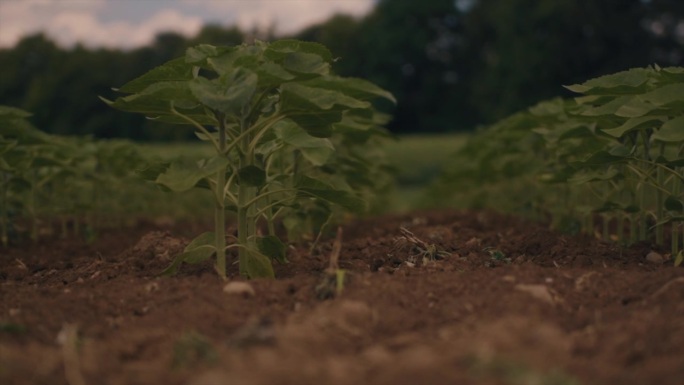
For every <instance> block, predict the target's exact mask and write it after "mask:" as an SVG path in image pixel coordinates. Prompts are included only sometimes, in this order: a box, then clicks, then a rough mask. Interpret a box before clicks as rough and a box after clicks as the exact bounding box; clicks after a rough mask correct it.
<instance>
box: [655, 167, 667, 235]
mask: <svg viewBox="0 0 684 385" xmlns="http://www.w3.org/2000/svg"><path fill="white" fill-rule="evenodd" d="M656 174H657V175H656V178H657V183H658V186H661V187H664V185H665V172H664V170H663V169H662V168H661V167H658V169H657V170H656ZM655 209H656V212H655V215H656V218H655V222H656V223H658V222H660V221H661V220H663V217H664V216H665V194H664V193H663V191H662V190H660V189H658V190H656V208H655ZM655 231H656V245H662V244H663V243H664V242H665V226H664V225H659V226H657V227H656V229H655Z"/></svg>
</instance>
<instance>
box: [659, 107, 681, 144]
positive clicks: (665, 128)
mask: <svg viewBox="0 0 684 385" xmlns="http://www.w3.org/2000/svg"><path fill="white" fill-rule="evenodd" d="M682 96H683V97H684V95H682ZM652 138H653V139H655V140H660V141H662V142H679V143H681V142H684V116H678V117H676V118H674V119H670V120H668V121H667V122H665V124H663V125H662V127H660V130H657V131H656V132H654V133H653V136H652Z"/></svg>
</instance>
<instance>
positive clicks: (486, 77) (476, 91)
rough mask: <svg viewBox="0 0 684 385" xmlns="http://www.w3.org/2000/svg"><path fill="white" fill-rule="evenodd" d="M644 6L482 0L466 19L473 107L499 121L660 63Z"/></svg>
mask: <svg viewBox="0 0 684 385" xmlns="http://www.w3.org/2000/svg"><path fill="white" fill-rule="evenodd" d="M644 6H645V3H644V1H642V0H602V1H595V0H555V1H552V2H551V1H549V2H546V1H536V0H477V1H474V2H473V3H472V7H471V8H470V10H469V11H468V13H467V15H466V17H465V25H464V33H465V35H466V36H467V45H466V48H465V49H466V53H467V57H469V58H471V60H470V62H469V67H470V70H469V79H470V81H471V82H472V84H473V86H472V87H471V90H472V92H471V95H470V98H471V103H472V108H473V109H474V110H475V111H476V112H477V114H478V116H479V120H480V121H483V122H492V121H495V120H498V119H500V118H502V117H504V116H506V115H508V114H510V113H512V112H514V111H516V110H519V109H522V108H525V107H527V106H529V105H532V104H534V103H535V102H537V101H539V100H542V99H546V98H549V97H552V96H555V95H559V94H563V93H564V89H563V88H562V87H561V85H563V84H572V83H575V82H580V81H584V80H586V79H588V78H592V77H595V76H599V75H604V74H608V73H613V72H617V71H620V70H625V69H627V68H630V67H643V66H646V65H648V64H652V62H651V60H652V59H653V57H652V56H651V55H650V54H649V53H650V47H651V41H650V38H649V34H648V33H647V31H646V30H645V28H643V27H642V23H643V17H644Z"/></svg>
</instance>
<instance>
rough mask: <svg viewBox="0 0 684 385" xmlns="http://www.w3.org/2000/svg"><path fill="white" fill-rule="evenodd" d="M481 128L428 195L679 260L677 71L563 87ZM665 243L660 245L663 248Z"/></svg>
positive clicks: (681, 91) (683, 97) (682, 138)
mask: <svg viewBox="0 0 684 385" xmlns="http://www.w3.org/2000/svg"><path fill="white" fill-rule="evenodd" d="M566 88H568V89H569V90H571V91H572V92H575V93H578V94H580V95H579V96H578V97H576V98H574V99H561V98H556V99H553V100H549V101H545V102H541V103H539V104H537V105H535V106H533V107H531V108H529V109H527V110H525V111H521V112H518V113H516V114H514V115H512V116H510V117H508V118H506V119H504V120H502V121H499V122H497V123H496V124H494V125H492V126H489V127H486V128H483V129H481V130H480V131H479V132H478V133H477V134H476V135H474V136H473V137H472V138H471V139H470V141H469V143H467V144H466V145H465V146H464V147H463V148H462V149H461V150H460V151H459V152H458V153H457V154H456V156H455V158H454V159H453V161H452V162H451V163H450V164H449V165H448V166H447V167H445V171H444V173H443V175H442V176H441V178H440V180H439V181H438V183H436V185H435V186H434V188H433V189H432V193H433V194H436V195H437V196H439V197H440V198H442V199H451V200H452V202H455V201H459V203H460V204H463V205H470V206H493V207H496V208H499V209H507V210H516V211H517V212H524V213H527V214H529V215H532V216H536V217H549V216H550V218H551V220H552V223H553V224H554V225H555V226H556V227H557V228H560V229H562V230H565V231H570V232H580V231H582V232H585V233H589V234H592V235H598V236H600V237H603V238H604V239H606V240H609V239H612V240H615V241H617V242H620V243H622V244H631V243H634V242H637V241H651V242H654V243H655V244H656V245H658V246H660V247H663V248H669V249H670V250H671V252H672V255H673V256H675V259H676V262H677V263H681V261H682V253H681V252H680V250H681V247H682V222H683V221H684V199H683V195H682V194H683V193H684V191H683V190H684V189H683V187H682V184H683V182H684V179H683V166H684V116H683V115H684V68H678V67H676V68H659V67H657V66H655V67H648V68H637V69H631V70H628V71H624V72H619V73H616V74H612V75H607V76H603V77H599V78H596V79H592V80H589V81H587V82H585V83H582V84H576V85H572V86H568V87H566ZM668 238H669V242H667V240H668Z"/></svg>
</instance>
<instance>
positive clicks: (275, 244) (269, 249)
mask: <svg viewBox="0 0 684 385" xmlns="http://www.w3.org/2000/svg"><path fill="white" fill-rule="evenodd" d="M257 247H258V248H259V251H260V252H261V253H262V254H264V255H265V256H267V257H269V258H271V259H274V260H276V261H278V262H280V263H287V262H288V261H287V258H286V256H287V245H286V244H284V243H283V241H281V240H280V238H278V237H276V236H274V235H268V236H265V237H259V238H257Z"/></svg>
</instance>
